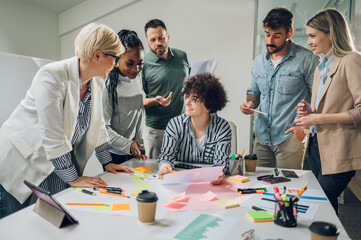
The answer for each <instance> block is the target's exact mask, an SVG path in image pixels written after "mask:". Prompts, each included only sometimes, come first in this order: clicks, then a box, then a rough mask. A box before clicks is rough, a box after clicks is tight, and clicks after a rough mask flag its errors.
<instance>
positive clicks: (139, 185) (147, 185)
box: [134, 183, 151, 188]
mask: <svg viewBox="0 0 361 240" xmlns="http://www.w3.org/2000/svg"><path fill="white" fill-rule="evenodd" d="M134 186H136V187H139V188H146V187H150V186H151V185H150V184H148V183H137V184H134Z"/></svg>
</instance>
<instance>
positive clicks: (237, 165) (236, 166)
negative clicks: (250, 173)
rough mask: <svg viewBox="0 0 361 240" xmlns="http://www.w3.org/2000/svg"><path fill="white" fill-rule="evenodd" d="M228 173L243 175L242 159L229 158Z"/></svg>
mask: <svg viewBox="0 0 361 240" xmlns="http://www.w3.org/2000/svg"><path fill="white" fill-rule="evenodd" d="M229 171H230V175H231V176H233V175H244V174H243V159H242V158H241V159H230V160H229Z"/></svg>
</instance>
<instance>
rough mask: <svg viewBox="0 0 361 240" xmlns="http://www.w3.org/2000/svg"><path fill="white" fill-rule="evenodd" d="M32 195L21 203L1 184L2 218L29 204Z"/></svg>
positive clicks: (0, 217) (0, 215)
mask: <svg viewBox="0 0 361 240" xmlns="http://www.w3.org/2000/svg"><path fill="white" fill-rule="evenodd" d="M30 200H31V196H30V197H29V198H28V199H26V201H25V202H24V203H23V204H21V203H20V202H19V201H18V200H16V198H14V197H13V196H12V195H11V194H10V193H8V192H7V191H6V190H5V189H4V188H3V186H2V185H1V184H0V219H2V218H4V217H6V216H8V215H10V214H11V213H14V212H16V211H19V210H21V209H23V208H25V207H27V206H29V204H30Z"/></svg>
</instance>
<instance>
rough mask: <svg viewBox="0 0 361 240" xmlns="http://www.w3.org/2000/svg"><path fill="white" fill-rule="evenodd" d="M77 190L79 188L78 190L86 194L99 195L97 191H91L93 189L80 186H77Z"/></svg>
mask: <svg viewBox="0 0 361 240" xmlns="http://www.w3.org/2000/svg"><path fill="white" fill-rule="evenodd" d="M76 190H77V191H78V192H82V193H86V194H89V195H93V196H95V195H97V194H96V193H95V192H91V191H88V190H86V189H83V188H79V187H78V188H76Z"/></svg>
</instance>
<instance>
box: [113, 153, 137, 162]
mask: <svg viewBox="0 0 361 240" xmlns="http://www.w3.org/2000/svg"><path fill="white" fill-rule="evenodd" d="M110 155H111V156H112V162H113V163H116V164H121V163H123V162H125V161H128V160H130V159H132V158H135V156H134V155H118V154H114V153H110Z"/></svg>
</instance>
